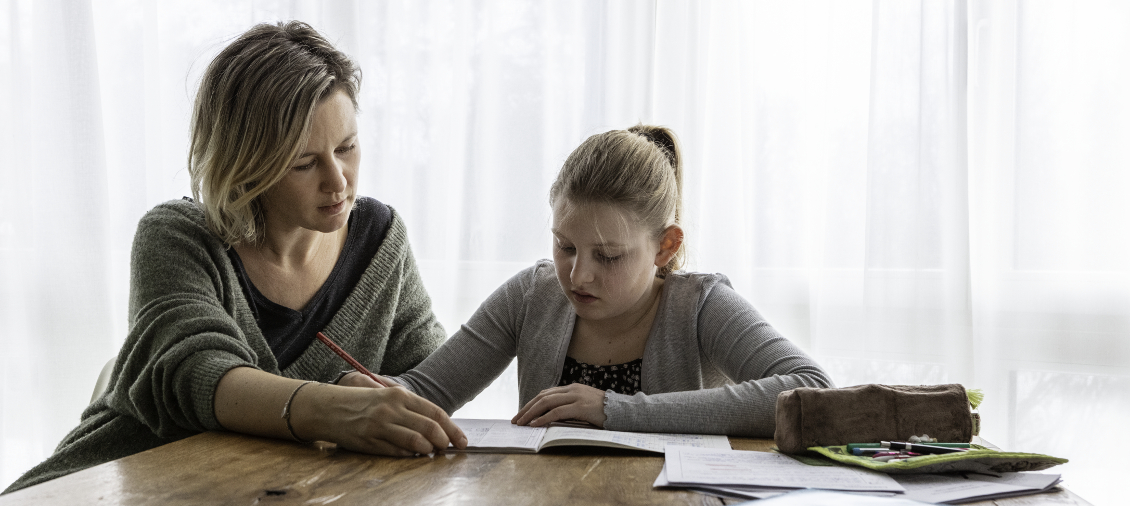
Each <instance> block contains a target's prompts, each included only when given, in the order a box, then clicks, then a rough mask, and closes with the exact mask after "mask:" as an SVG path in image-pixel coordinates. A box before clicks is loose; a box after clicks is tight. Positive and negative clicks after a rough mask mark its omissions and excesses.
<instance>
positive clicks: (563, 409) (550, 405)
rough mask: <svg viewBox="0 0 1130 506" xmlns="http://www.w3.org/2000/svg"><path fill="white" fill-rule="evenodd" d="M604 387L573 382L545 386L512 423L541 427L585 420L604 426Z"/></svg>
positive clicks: (515, 416)
mask: <svg viewBox="0 0 1130 506" xmlns="http://www.w3.org/2000/svg"><path fill="white" fill-rule="evenodd" d="M607 418H608V417H606V416H604V390H597V389H595V388H593V387H590V386H588V385H582V384H580V383H573V384H572V385H569V386H565V387H553V388H547V389H545V390H542V391H541V393H539V394H538V395H537V397H534V398H533V399H530V402H527V403H526V405H525V406H522V409H520V410H518V414H516V415H514V418H513V419H511V420H510V423H514V424H518V425H532V426H534V427H541V426H543V425H546V424H549V423H551V422H556V421H558V420H582V421H585V422H588V423H591V424H593V425H595V426H597V427H604V421H605V420H606V419H607Z"/></svg>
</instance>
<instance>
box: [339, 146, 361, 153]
mask: <svg viewBox="0 0 1130 506" xmlns="http://www.w3.org/2000/svg"><path fill="white" fill-rule="evenodd" d="M356 147H357V145H356V144H350V145H348V146H346V147H342V148H337V152H338V154H345V153H348V152H350V151H353V149H354V148H356Z"/></svg>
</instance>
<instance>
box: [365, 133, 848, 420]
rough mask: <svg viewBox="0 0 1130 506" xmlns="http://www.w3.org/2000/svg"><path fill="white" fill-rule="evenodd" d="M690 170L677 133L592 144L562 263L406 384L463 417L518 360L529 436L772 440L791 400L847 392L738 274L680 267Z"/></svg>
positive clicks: (570, 189)
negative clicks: (738, 287)
mask: <svg viewBox="0 0 1130 506" xmlns="http://www.w3.org/2000/svg"><path fill="white" fill-rule="evenodd" d="M682 169H683V167H682V162H681V160H680V154H679V147H678V143H677V142H676V139H675V136H674V134H673V133H672V132H671V131H670V130H668V129H665V128H661V127H651V126H643V125H640V126H636V127H633V128H630V129H628V130H626V131H625V130H614V131H611V132H607V133H604V134H599V135H594V136H592V137H589V139H588V140H586V141H585V142H584V143H583V144H582V145H581V146H580V147H578V148H577V149H576V150H574V151H573V153H572V154H571V155H570V156H569V158H568V159H567V160H566V161H565V165H564V166H563V167H562V168H561V171H560V173H559V174H558V176H557V180H556V181H555V182H554V183H553V186H552V187H551V189H550V205H551V206H552V208H553V230H552V232H553V237H554V240H553V241H554V244H553V261H548V260H542V261H540V262H538V263H537V264H536V265H534V266H533V267H530V268H528V269H526V270H524V271H522V272H520V273H518V274H517V275H516V276H514V277H513V278H511V279H510V280H509V281H507V282H506V284H504V285H503V286H502V287H500V288H499V289H498V290H496V291H495V292H494V294H493V295H491V296H490V298H489V299H487V301H486V302H484V303H483V305H482V306H481V307H480V308H479V310H478V311H477V312H476V313H475V314H474V315H473V316H472V317H471V320H470V321H469V322H468V323H467V324H466V325H464V326H463V327H462V329H461V330H460V331H459V332H457V333H456V334H455V335H454V336H452V337H451V339H449V340H448V341H447V342H446V343H444V345H443V346H442V347H441V348H440V349H439V350H438V351H437V352H436V353H434V354H432V355H431V356H430V357H428V358H427V359H426V360H424V362H423V363H421V364H420V365H419V366H418V367H416V368H415V369H413V370H412V371H409V372H408V373H405V374H404V375H402V376H400V377H399V378H398V381H400V382H402V383H403V384H404V385H406V386H407V387H408V388H409V389H411V390H412V391H414V392H416V393H419V394H420V395H422V396H423V397H425V398H427V399H429V400H431V401H432V402H435V403H436V404H437V405H439V406H440V407H442V408H443V409H444V410H445V411H447V412H448V413H451V412H453V411H454V410H456V409H458V408H459V407H460V406H462V405H463V404H464V403H466V402H467V401H469V400H470V399H471V398H473V397H474V396H475V395H477V394H478V393H479V392H481V391H482V390H483V389H484V388H486V386H488V385H489V384H490V383H491V381H492V380H493V379H494V378H496V377H497V376H498V375H499V374H500V373H502V371H503V370H504V369H505V368H506V366H507V365H508V364H509V363H510V360H511V359H513V358H514V357H515V356H516V357H517V358H518V384H519V385H518V386H519V396H520V399H519V400H520V403H521V405H522V408H521V409H520V410H519V411H518V414H517V415H515V416H514V419H513V420H512V421H513V422H514V423H517V424H519V425H526V424H529V425H534V426H543V425H546V424H548V423H551V422H554V421H557V420H567V419H576V420H583V421H586V422H589V423H592V424H594V425H596V426H599V427H605V428H609V429H615V430H627V431H645V432H676V433H707V434H731V435H741V436H759V437H771V436H772V435H773V429H774V408H775V405H776V399H777V394H778V393H780V392H782V391H785V390H790V389H793V388H796V387H802V386H807V387H830V386H832V382H831V380H830V379H829V378H828V376H827V374H825V373H824V371H823V370H822V369H821V368H820V366H818V365H817V364H816V363H815V362H814V361H813V360H812V359H811V358H809V357H808V356H807V355H805V354H804V352H802V351H801V350H800V349H798V348H797V347H796V346H795V345H793V344H792V343H791V342H789V341H788V340H787V339H785V338H784V337H782V336H781V335H780V334H778V333H777V331H775V330H774V329H773V328H772V327H771V326H769V324H768V323H767V322H766V321H765V320H764V319H763V318H762V317H761V315H759V314H758V313H757V311H756V310H754V309H753V307H752V306H751V305H750V304H749V303H748V302H746V301H745V300H744V299H742V297H741V296H739V295H738V294H737V293H735V292H734V290H733V288H731V287H730V283H729V281H728V280H727V279H726V277H725V276H723V275H721V274H700V273H688V272H682V271H680V270H679V269H680V267H681V266H682V262H683V258H684V247H683V231H682V228H681V226H680V223H681V220H682V217H683V211H682V179H683V177H682ZM353 379H356V384H358V385H362V384H370V383H371V380H368V379H361V378H351V381H352V380H353Z"/></svg>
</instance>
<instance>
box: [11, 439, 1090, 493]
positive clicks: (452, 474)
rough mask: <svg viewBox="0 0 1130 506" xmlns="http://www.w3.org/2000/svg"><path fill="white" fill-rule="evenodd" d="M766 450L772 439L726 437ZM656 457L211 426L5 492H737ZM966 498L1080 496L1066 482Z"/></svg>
mask: <svg viewBox="0 0 1130 506" xmlns="http://www.w3.org/2000/svg"><path fill="white" fill-rule="evenodd" d="M731 444H732V446H733V447H734V449H738V450H758V451H768V450H769V449H770V448H772V446H773V441H772V440H771V439H743V438H731ZM662 467H663V456H662V455H658V454H652V453H647V452H634V451H626V450H613V449H608V448H561V449H551V450H548V451H544V452H543V453H541V454H538V455H506V454H480V453H476V454H467V453H446V454H437V455H435V456H431V457H427V456H425V457H417V458H404V459H401V458H388V457H374V456H371V455H363V454H358V453H353V452H350V451H346V450H339V449H337V448H336V447H335V446H334V445H331V444H325V443H313V444H300V443H291V442H286V441H278V440H272V439H264V438H258V437H253V436H245V435H241V434H233V433H227V432H209V433H205V434H200V435H197V436H193V437H190V438H188V439H184V440H181V441H178V442H175V443H171V444H168V445H165V446H162V447H160V448H155V449H153V450H149V451H147V452H143V453H139V454H136V455H132V456H129V457H126V458H123V459H120V460H117V461H114V462H109V463H106V464H103V465H100V466H97V467H94V468H91V469H87V470H85V471H82V472H79V473H75V474H72V475H70V476H65V477H63V478H59V479H56V480H53V481H49V482H47V483H43V484H40V485H37V486H34V487H31V488H28V489H24V490H21V491H18V492H14V493H12V494H8V495H5V496H0V506H12V505H26V504H107V505H112V504H123V505H132V504H169V505H177V504H193V505H195V504H237V505H252V504H309V505H328V504H333V505H349V504H390V505H391V504H497V505H508V504H523V505H527V504H545V505H555V504H585V505H603V504H617V505H634V504H639V505H644V504H647V505H664V504H672V505H674V504H679V505H721V504H734V503H737V502H741V501H735V500H731V499H726V500H723V499H721V498H718V497H714V496H710V495H704V494H699V493H695V492H687V491H683V490H658V489H654V488H652V486H651V484H652V482H653V481H654V480H655V477H656V476H657V475H658V474H659V471H660V469H661V468H662ZM974 504H999V505H1002V506H1003V505H1014V506H1019V505H1034V504H1072V505H1081V504H1087V503H1086V502H1085V501H1082V500H1081V499H1079V498H1078V497H1077V496H1075V495H1074V494H1071V493H1070V492H1068V491H1066V490H1059V491H1056V492H1053V493H1048V494H1040V495H1037V496H1029V497H1022V498H1014V499H1007V500H998V501H995V502H994V501H983V502H981V503H974Z"/></svg>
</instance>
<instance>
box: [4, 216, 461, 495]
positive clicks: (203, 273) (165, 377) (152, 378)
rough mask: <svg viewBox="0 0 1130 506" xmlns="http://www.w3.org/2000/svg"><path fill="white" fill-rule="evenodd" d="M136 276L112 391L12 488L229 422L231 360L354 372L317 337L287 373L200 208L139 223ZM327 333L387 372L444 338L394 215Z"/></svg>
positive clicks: (294, 372) (318, 372)
mask: <svg viewBox="0 0 1130 506" xmlns="http://www.w3.org/2000/svg"><path fill="white" fill-rule="evenodd" d="M130 283H131V284H130V301H129V329H130V331H129V335H128V336H127V337H126V341H125V344H124V345H123V346H122V349H121V351H120V352H119V354H118V358H117V363H116V364H115V366H114V371H113V375H112V377H111V380H110V386H109V389H108V390H107V392H106V393H105V394H104V395H103V396H102V397H100V398H99V399H97V400H96V401H95V402H93V403H92V404H91V405H90V406H89V407H87V408H86V410H85V411H84V412H83V413H82V419H81V422H80V423H79V425H78V427H76V428H75V429H74V430H72V431H71V432H70V434H68V435H67V436H66V438H64V439H63V441H62V442H61V443H60V444H59V446H58V448H56V450H55V453H54V454H53V455H52V456H51V457H49V458H48V459H47V460H46V461H44V462H43V463H41V464H39V465H38V466H36V467H34V468H33V469H31V470H30V471H28V472H27V473H26V474H25V475H24V476H22V477H20V479H18V480H16V482H15V483H13V484H12V485H11V486H10V487H9V488H8V489H7V490H5V493H7V492H12V491H14V490H18V489H21V488H24V487H27V486H31V485H34V484H37V483H41V482H44V481H47V480H50V479H54V478H57V477H59V476H63V475H66V474H70V473H73V472H76V471H80V470H82V469H86V468H88V467H91V466H95V465H98V464H101V463H104V462H109V461H111V460H114V459H117V458H121V457H125V456H127V455H132V454H134V453H138V452H141V451H144V450H148V449H150V448H155V447H157V446H160V445H163V444H166V443H170V442H173V441H176V440H178V439H182V438H185V437H188V436H191V435H194V434H197V433H200V432H204V431H209V430H218V429H221V428H222V427H220V424H219V423H218V422H217V421H216V415H215V412H214V410H213V400H214V395H215V392H216V385H217V384H218V383H219V381H220V378H221V377H222V376H224V374H226V373H227V372H228V371H229V370H231V369H232V368H235V367H240V366H247V367H254V368H257V369H261V370H263V371H266V372H269V373H272V374H277V375H281V376H286V377H289V378H300V379H309V380H318V381H330V380H333V379H334V378H335V377H337V376H338V375H339V374H340V372H341V371H342V370H343V369H347V368H348V366H347V364H346V363H345V362H344V361H342V360H341V359H340V358H338V357H337V356H336V355H334V354H333V353H332V352H331V351H330V350H329V349H328V348H326V346H325V345H323V344H321V343H320V342H318V341H317V340H313V341H312V342H311V344H310V346H309V347H308V348H307V349H306V351H305V352H303V354H302V355H301V356H299V357H298V359H296V360H295V361H294V362H293V363H292V364H291V365H290V366H288V367H287V368H286V369H283V370H279V368H278V364H277V362H276V361H275V357H274V355H273V354H272V353H271V350H270V348H269V347H268V345H267V341H266V340H265V339H264V338H263V334H262V333H261V332H260V331H259V327H258V326H257V325H256V323H255V318H254V316H253V315H252V313H251V310H250V308H249V306H248V304H247V300H246V299H245V297H244V295H243V291H242V289H241V287H240V284H239V281H238V278H237V277H236V273H235V270H234V269H233V267H232V265H231V262H230V260H229V259H228V255H227V248H226V246H225V244H224V243H223V242H221V241H220V240H219V239H218V238H217V237H216V236H215V235H213V234H212V233H211V232H210V231H209V230H208V228H207V227H206V226H205V223H204V214H203V211H202V210H201V209H200V207H199V205H198V204H195V203H192V202H188V201H184V200H177V201H170V202H166V203H164V204H161V205H159V206H157V207H155V208H154V209H153V210H151V211H149V212H148V213H147V214H146V215H145V216H144V217H143V218H142V219H141V222H140V223H139V224H138V227H137V233H136V235H135V236H134V243H133V251H132V258H131V273H130ZM325 332H326V334H327V335H329V336H330V337H331V338H332V339H334V340H335V341H336V342H337V343H338V344H339V345H340V346H341V347H342V348H344V349H345V350H346V351H348V352H349V353H350V354H351V355H353V356H354V357H355V358H356V359H357V360H358V361H360V362H361V363H362V364H365V365H366V367H368V368H369V369H370V370H372V371H374V372H375V371H380V373H381V374H400V373H402V372H405V371H407V370H409V369H411V368H412V367H413V366H415V365H416V364H417V363H419V362H420V361H421V360H423V359H424V358H425V357H427V356H428V354H429V353H431V352H432V351H434V350H435V349H436V348H437V347H438V346H439V344H440V343H441V342H443V340H444V337H445V334H444V331H443V327H442V326H441V325H440V324H439V322H438V321H437V320H436V318H435V315H434V314H433V313H432V308H431V300H430V299H429V298H428V294H427V292H426V291H425V290H424V285H423V283H422V282H421V280H420V276H419V273H418V272H417V270H416V263H415V260H414V258H413V256H412V252H411V249H410V248H409V246H408V236H407V232H406V230H405V228H404V223H403V221H401V220H400V217H399V216H398V215H396V213H395V212H394V213H393V221H392V225H391V226H390V228H389V230H388V234H387V235H386V236H385V240H384V242H383V243H382V244H381V246H380V249H379V250H378V251H377V254H376V255H375V256H374V257H373V260H372V262H371V263H370V265H369V267H368V269H367V270H366V271H365V273H364V274H363V275H362V277H361V279H360V280H359V281H358V282H357V285H356V287H355V288H354V289H353V292H352V293H351V294H350V295H349V297H348V298H347V299H346V301H345V303H344V304H343V305H342V307H341V308H340V309H339V310H338V312H337V314H336V315H334V317H333V319H332V320H331V321H330V323H329V325H328V326H327V327H326V328H325ZM280 409H281V406H280Z"/></svg>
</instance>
